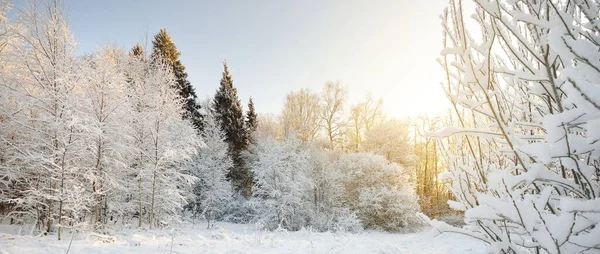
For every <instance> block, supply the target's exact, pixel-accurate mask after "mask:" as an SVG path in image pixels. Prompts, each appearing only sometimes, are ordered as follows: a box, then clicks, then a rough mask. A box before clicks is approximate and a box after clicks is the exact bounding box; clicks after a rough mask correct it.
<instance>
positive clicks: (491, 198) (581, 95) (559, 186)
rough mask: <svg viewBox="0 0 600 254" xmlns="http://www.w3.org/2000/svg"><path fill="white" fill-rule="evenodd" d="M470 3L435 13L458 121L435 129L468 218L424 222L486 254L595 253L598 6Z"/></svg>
mask: <svg viewBox="0 0 600 254" xmlns="http://www.w3.org/2000/svg"><path fill="white" fill-rule="evenodd" d="M474 2H475V9H474V10H466V11H465V10H463V4H462V2H461V1H458V2H456V1H450V7H449V8H448V9H447V10H446V11H445V12H444V14H443V15H442V19H443V26H444V38H445V40H444V42H445V46H446V48H445V49H444V50H443V51H442V57H441V59H440V62H441V64H442V65H443V66H444V68H445V70H446V74H447V76H446V77H447V83H446V87H445V89H446V93H447V96H448V98H449V99H450V100H451V102H452V104H453V108H454V110H455V116H456V118H455V122H454V127H447V128H444V129H442V130H440V131H438V132H436V133H432V134H431V135H432V136H436V137H449V138H446V139H443V140H441V141H440V143H439V144H440V146H441V147H443V148H444V149H443V151H444V153H445V154H446V159H447V162H448V163H449V165H450V172H449V173H447V174H445V175H443V176H442V177H443V178H444V179H446V181H447V185H448V187H449V188H450V190H451V191H452V193H453V195H454V197H455V198H456V202H454V201H453V202H450V205H451V207H452V208H454V209H456V210H460V211H464V212H465V222H466V223H467V225H466V226H465V227H464V228H456V227H451V226H448V225H447V224H444V223H441V222H437V221H431V224H433V225H434V226H436V227H437V228H438V230H439V231H440V232H458V233H462V234H466V235H470V236H473V237H475V238H477V239H480V240H482V241H484V242H486V243H488V244H489V246H490V251H491V252H494V253H598V252H599V251H600V247H599V246H600V227H599V225H598V223H599V222H600V216H598V214H599V213H600V206H598V204H599V203H598V197H599V196H600V186H599V174H600V150H599V149H600V142H599V140H600V135H599V132H598V129H600V87H599V85H598V84H599V83H600V63H599V61H598V59H600V53H599V52H600V44H599V43H598V41H599V40H600V26H599V23H598V22H600V21H599V19H598V15H599V9H600V4H599V3H598V1H583V0H575V1H552V0H541V1H539V0H536V1H533V0H525V1H504V0H489V1H488V0H475V1H474ZM465 14H466V15H465ZM469 16H470V17H471V19H469V18H468V17H469Z"/></svg>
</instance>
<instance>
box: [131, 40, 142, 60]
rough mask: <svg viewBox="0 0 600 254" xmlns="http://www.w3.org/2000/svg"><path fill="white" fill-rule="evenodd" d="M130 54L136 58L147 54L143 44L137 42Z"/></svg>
mask: <svg viewBox="0 0 600 254" xmlns="http://www.w3.org/2000/svg"><path fill="white" fill-rule="evenodd" d="M129 55H130V56H133V57H136V58H144V55H145V53H144V48H143V47H142V45H140V44H139V43H137V44H135V46H133V48H132V49H131V52H130V53H129Z"/></svg>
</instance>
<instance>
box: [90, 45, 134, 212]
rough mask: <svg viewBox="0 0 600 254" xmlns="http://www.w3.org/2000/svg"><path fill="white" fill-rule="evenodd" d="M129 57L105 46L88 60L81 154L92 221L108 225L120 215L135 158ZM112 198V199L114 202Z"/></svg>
mask: <svg viewBox="0 0 600 254" xmlns="http://www.w3.org/2000/svg"><path fill="white" fill-rule="evenodd" d="M127 61H128V59H127V56H126V54H125V53H124V52H121V51H120V50H118V49H116V48H114V47H104V48H102V49H100V51H99V52H97V53H95V54H93V55H91V56H90V57H87V59H86V66H85V67H83V68H85V69H84V70H85V73H86V75H85V77H84V78H83V81H85V86H84V87H83V91H84V95H85V98H86V100H84V101H83V103H82V105H81V110H82V113H84V118H83V119H84V121H85V122H86V130H87V132H88V134H87V135H86V136H85V137H84V142H85V143H86V149H84V150H82V151H80V153H81V154H82V157H83V160H82V163H83V164H84V165H83V166H84V168H85V170H86V171H88V172H89V173H90V174H89V175H87V179H85V180H86V182H88V183H87V184H86V185H89V187H88V189H89V190H90V192H91V195H92V198H93V204H90V206H91V210H92V213H93V214H94V215H93V216H92V217H93V218H92V221H93V222H95V223H101V222H104V223H106V219H107V216H108V213H109V207H110V211H111V212H114V213H111V214H115V213H116V214H119V213H120V212H119V210H120V209H119V208H120V205H121V204H120V201H121V200H120V198H119V196H120V195H119V194H120V193H122V192H124V191H126V190H125V189H124V187H125V183H124V181H125V180H126V178H127V173H128V166H127V160H128V159H130V158H131V157H132V153H130V148H131V147H130V146H129V145H130V142H129V136H128V135H127V134H128V131H126V130H124V129H126V128H124V127H125V124H124V122H125V121H126V120H127V116H128V113H129V108H128V105H127V100H128V98H127V97H126V94H125V93H123V92H122V91H125V90H126V89H127V87H128V84H127V80H126V75H125V71H124V69H126V68H123V66H126V65H127ZM111 197H112V199H111Z"/></svg>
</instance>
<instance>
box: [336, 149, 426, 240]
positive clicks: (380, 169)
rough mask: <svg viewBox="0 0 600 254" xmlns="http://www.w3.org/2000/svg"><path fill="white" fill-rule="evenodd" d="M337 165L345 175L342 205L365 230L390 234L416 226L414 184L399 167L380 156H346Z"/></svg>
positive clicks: (368, 154) (417, 206)
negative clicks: (354, 213)
mask: <svg viewBox="0 0 600 254" xmlns="http://www.w3.org/2000/svg"><path fill="white" fill-rule="evenodd" d="M337 166H338V167H339V168H340V170H341V172H342V174H343V175H344V176H345V180H344V184H345V191H344V201H343V202H344V205H345V206H346V207H348V208H350V210H352V211H354V212H356V213H357V214H358V217H359V218H360V220H361V221H362V223H363V226H364V227H365V228H381V229H385V230H391V231H393V230H399V229H402V228H410V227H413V226H415V225H417V224H418V222H419V219H418V218H417V216H416V213H417V212H418V211H419V205H418V203H417V195H416V194H415V191H414V184H413V183H412V182H411V181H410V173H409V172H407V171H405V170H404V169H403V168H402V167H401V166H400V165H398V164H395V163H390V162H388V161H387V160H386V159H385V158H384V157H383V156H381V155H375V154H370V153H350V154H345V155H342V156H341V157H340V159H339V161H338V165H337Z"/></svg>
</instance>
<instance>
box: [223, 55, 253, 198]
mask: <svg viewBox="0 0 600 254" xmlns="http://www.w3.org/2000/svg"><path fill="white" fill-rule="evenodd" d="M223 68H224V70H223V77H222V78H221V85H220V87H219V89H218V90H217V93H216V94H215V99H214V111H215V114H216V118H217V120H218V121H219V123H220V124H221V130H223V132H225V141H226V142H227V144H228V145H229V155H230V156H231V158H232V159H233V167H232V168H231V169H230V170H229V173H228V175H227V177H228V178H229V179H230V180H231V182H232V185H233V187H234V188H235V190H236V191H238V192H241V193H242V194H243V195H244V196H246V197H249V196H250V192H251V188H252V176H251V174H250V170H249V169H248V168H247V166H246V163H245V162H244V158H243V156H242V152H243V151H244V150H246V149H247V147H248V133H247V131H246V126H245V125H246V124H245V120H244V114H243V111H242V105H241V103H240V100H239V99H238V96H237V89H235V87H233V79H232V78H231V74H229V68H228V67H227V63H226V62H223Z"/></svg>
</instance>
